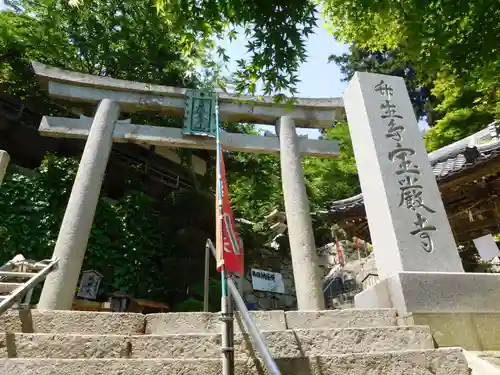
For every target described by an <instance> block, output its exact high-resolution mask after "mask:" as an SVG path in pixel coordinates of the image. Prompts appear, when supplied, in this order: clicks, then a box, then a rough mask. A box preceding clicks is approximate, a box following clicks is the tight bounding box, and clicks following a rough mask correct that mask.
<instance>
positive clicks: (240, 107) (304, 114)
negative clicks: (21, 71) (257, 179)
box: [32, 62, 344, 128]
mask: <svg viewBox="0 0 500 375" xmlns="http://www.w3.org/2000/svg"><path fill="white" fill-rule="evenodd" d="M32 66H33V70H34V72H35V74H36V75H37V76H38V77H39V79H40V82H41V84H42V87H44V88H46V89H47V90H48V92H49V94H50V95H51V96H52V97H54V98H59V99H63V100H68V101H72V102H87V103H96V102H98V101H99V100H101V99H104V98H108V99H111V100H114V101H117V102H118V103H120V107H121V109H122V111H125V112H137V111H156V112H160V113H164V114H165V115H172V116H182V115H183V113H184V107H185V102H184V96H185V94H186V89H184V88H178V87H170V86H160V85H153V84H149V83H142V82H133V81H125V80H121V79H114V78H108V77H99V76H95V75H90V74H82V73H78V72H73V71H68V70H63V69H59V68H55V67H51V66H48V65H44V64H41V63H38V62H32ZM218 101H219V106H220V118H221V120H223V121H230V122H247V123H256V124H270V125H275V124H276V120H277V119H278V118H280V117H282V116H290V117H292V118H293V119H294V122H295V125H296V126H297V127H304V128H328V127H330V126H332V124H333V122H334V120H336V119H340V118H341V117H342V115H343V112H344V105H343V101H342V99H341V98H322V99H313V98H309V99H305V98H297V99H296V101H295V103H294V104H293V106H291V105H287V104H276V103H274V100H273V98H272V97H258V98H257V97H248V96H236V95H231V94H226V93H223V92H219V93H218Z"/></svg>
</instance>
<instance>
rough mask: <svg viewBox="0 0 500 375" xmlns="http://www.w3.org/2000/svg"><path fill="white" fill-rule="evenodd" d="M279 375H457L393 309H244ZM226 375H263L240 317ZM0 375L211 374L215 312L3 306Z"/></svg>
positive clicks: (459, 365) (216, 357) (460, 368)
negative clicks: (230, 373) (231, 374)
mask: <svg viewBox="0 0 500 375" xmlns="http://www.w3.org/2000/svg"><path fill="white" fill-rule="evenodd" d="M252 314H253V317H254V319H255V321H256V323H257V325H258V326H259V328H260V329H261V330H262V332H263V334H264V336H265V338H266V341H267V343H268V345H269V348H270V351H271V353H272V354H273V356H274V357H275V358H276V360H277V363H278V365H279V367H280V369H281V371H282V373H283V375H292V374H294V375H295V374H297V375H467V374H469V369H468V365H467V361H466V359H465V357H464V355H463V353H462V350H461V349H434V345H433V340H432V336H431V334H430V331H429V329H428V328H427V327H423V326H411V327H408V326H398V325H397V317H396V313H395V312H394V311H393V310H328V311H321V312H296V311H294V312H286V313H284V312H283V311H271V312H253V313H252ZM235 330H236V336H235V353H236V375H250V374H264V373H265V371H264V370H263V368H262V365H261V364H260V361H259V360H258V359H256V355H255V352H254V349H253V347H252V345H251V342H250V338H249V336H248V335H247V334H246V333H245V330H244V328H243V325H242V322H241V319H240V318H239V316H237V317H236V322H235ZM0 332H3V333H1V334H0V335H1V336H0V353H1V354H0V358H1V359H0V374H2V375H19V374H23V375H84V374H85V375H101V374H102V375H174V374H181V375H188V374H196V375H201V374H202V375H216V374H217V375H219V374H221V370H222V366H221V360H220V346H221V337H220V334H219V332H220V323H219V320H218V314H210V313H172V314H151V315H141V314H118V313H90V312H75V311H70V312H67V311H37V310H31V311H22V312H15V311H9V312H8V313H6V314H4V315H2V316H0Z"/></svg>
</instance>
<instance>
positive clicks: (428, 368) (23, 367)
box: [0, 349, 469, 375]
mask: <svg viewBox="0 0 500 375" xmlns="http://www.w3.org/2000/svg"><path fill="white" fill-rule="evenodd" d="M277 363H278V366H279V367H280V370H281V372H282V374H283V375H318V374H325V375H468V374H469V369H468V366H467V362H466V360H465V357H464V356H463V353H462V350H461V349H438V350H418V351H413V350H405V351H398V352H394V353H371V354H345V355H330V356H319V357H309V358H283V357H282V358H277ZM0 370H2V372H1V373H2V374H5V375H18V374H23V375H68V374H71V375H88V374H92V375H173V374H176V375H199V374H203V375H220V374H221V373H222V364H221V361H220V359H140V360H138V359H73V360H72V359H8V360H5V359H3V360H0ZM250 374H252V375H253V374H265V372H264V371H263V370H262V367H261V365H260V364H259V362H258V361H255V360H236V371H235V375H250Z"/></svg>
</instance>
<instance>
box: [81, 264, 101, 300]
mask: <svg viewBox="0 0 500 375" xmlns="http://www.w3.org/2000/svg"><path fill="white" fill-rule="evenodd" d="M101 280H102V275H101V274H100V273H99V272H97V271H94V270H89V271H83V272H82V277H81V279H80V290H79V291H78V294H77V297H80V298H84V299H90V300H95V299H96V298H97V292H98V291H99V285H100V284H101Z"/></svg>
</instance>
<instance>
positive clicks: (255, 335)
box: [205, 239, 281, 375]
mask: <svg viewBox="0 0 500 375" xmlns="http://www.w3.org/2000/svg"><path fill="white" fill-rule="evenodd" d="M209 250H211V251H212V255H213V256H214V257H216V254H215V248H214V245H213V243H212V241H211V240H210V239H208V240H207V244H206V251H207V252H208V251H209ZM216 258H217V257H216ZM227 285H228V287H229V292H230V295H231V296H232V297H233V300H234V302H235V303H236V306H237V307H238V310H239V312H240V313H241V316H242V317H243V322H244V323H245V328H246V329H247V331H248V333H249V334H250V336H251V337H252V339H253V343H254V345H255V349H256V350H257V352H258V353H259V354H260V356H261V358H262V360H263V361H264V364H265V366H266V369H267V372H268V374H270V375H281V372H280V370H279V368H278V365H277V364H276V361H275V360H274V358H273V356H272V355H271V352H270V351H269V347H268V346H267V343H266V341H265V339H264V337H263V336H262V334H261V333H260V331H259V329H258V328H257V325H256V324H255V322H254V321H253V319H252V317H251V315H250V313H249V312H248V309H247V307H246V305H245V302H244V301H243V298H241V295H240V292H239V290H238V288H237V286H236V285H235V283H234V281H233V280H232V279H231V278H228V279H227ZM207 292H208V290H207V289H205V294H206V295H207V296H208V293H207Z"/></svg>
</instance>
